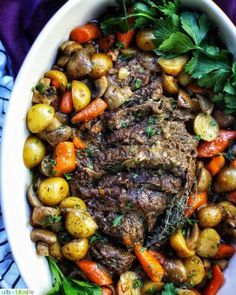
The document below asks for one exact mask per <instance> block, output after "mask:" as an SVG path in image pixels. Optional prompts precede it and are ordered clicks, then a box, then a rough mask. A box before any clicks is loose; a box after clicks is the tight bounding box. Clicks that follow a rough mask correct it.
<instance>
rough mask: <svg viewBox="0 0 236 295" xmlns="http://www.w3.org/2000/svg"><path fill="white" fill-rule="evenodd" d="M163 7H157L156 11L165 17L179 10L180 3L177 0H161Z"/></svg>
mask: <svg viewBox="0 0 236 295" xmlns="http://www.w3.org/2000/svg"><path fill="white" fill-rule="evenodd" d="M162 2H163V5H162V6H160V5H159V6H158V9H159V10H160V11H161V12H162V13H163V14H164V15H167V16H170V15H173V14H176V13H177V12H178V10H179V6H180V1H179V0H174V1H168V2H167V1H166V0H162Z"/></svg>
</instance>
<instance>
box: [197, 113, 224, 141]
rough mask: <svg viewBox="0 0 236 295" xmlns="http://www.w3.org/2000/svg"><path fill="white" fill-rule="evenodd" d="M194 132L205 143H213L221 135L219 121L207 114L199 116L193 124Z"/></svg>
mask: <svg viewBox="0 0 236 295" xmlns="http://www.w3.org/2000/svg"><path fill="white" fill-rule="evenodd" d="M193 128H194V132H195V133H196V135H199V136H200V137H201V139H203V140H205V141H213V140H215V139H216V138H217V137H218V135H219V131H220V129H219V125H218V123H217V121H216V120H215V119H214V118H213V117H212V116H211V115H207V114H203V113H200V114H198V115H197V116H196V117H195V119H194V123H193Z"/></svg>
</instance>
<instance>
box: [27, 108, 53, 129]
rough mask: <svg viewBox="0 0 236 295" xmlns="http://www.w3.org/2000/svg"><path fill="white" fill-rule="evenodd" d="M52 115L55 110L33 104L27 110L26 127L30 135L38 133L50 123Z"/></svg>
mask: <svg viewBox="0 0 236 295" xmlns="http://www.w3.org/2000/svg"><path fill="white" fill-rule="evenodd" d="M54 115H55V109H54V108H53V107H52V106H49V105H46V104H42V103H38V104H35V105H33V106H32V107H31V108H30V109H29V110H28V113H27V127H28V128H29V130H30V131H31V132H32V133H39V132H41V131H43V130H44V129H45V128H46V127H47V126H48V125H49V124H50V123H51V121H52V119H53V117H54Z"/></svg>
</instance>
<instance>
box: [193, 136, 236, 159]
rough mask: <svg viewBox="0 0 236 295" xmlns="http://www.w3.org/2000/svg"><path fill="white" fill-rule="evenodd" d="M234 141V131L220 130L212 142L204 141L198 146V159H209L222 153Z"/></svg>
mask: <svg viewBox="0 0 236 295" xmlns="http://www.w3.org/2000/svg"><path fill="white" fill-rule="evenodd" d="M235 139H236V131H233V130H220V133H219V136H218V137H217V138H216V139H215V140H213V141H209V142H207V141H204V142H203V143H200V144H199V146H198V157H200V158H210V157H213V156H215V155H217V154H219V153H222V152H223V151H224V150H225V149H226V148H227V147H228V146H229V145H230V143H231V142H232V141H233V140H235Z"/></svg>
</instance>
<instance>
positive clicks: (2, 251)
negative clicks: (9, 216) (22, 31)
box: [0, 42, 26, 289]
mask: <svg viewBox="0 0 236 295" xmlns="http://www.w3.org/2000/svg"><path fill="white" fill-rule="evenodd" d="M13 82H14V80H13V73H12V67H11V64H10V60H9V58H8V56H7V54H6V52H5V49H4V47H3V45H2V43H1V42H0V138H1V136H2V125H3V121H4V117H5V114H6V110H7V106H8V101H9V98H10V95H11V90H12V87H13ZM0 288H1V289H8V288H10V289H18V288H26V286H25V284H24V281H23V279H22V278H21V276H20V274H19V271H18V269H17V266H16V264H15V262H14V260H13V257H12V254H11V250H10V247H9V244H8V241H7V235H6V232H5V229H4V225H3V220H2V213H1V211H0Z"/></svg>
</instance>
